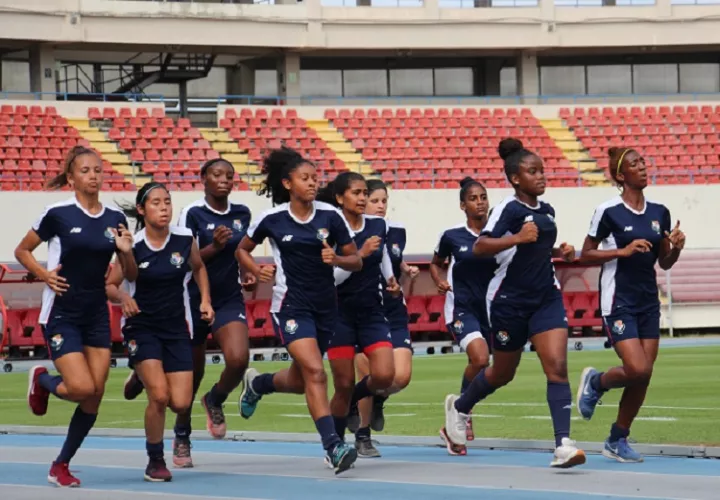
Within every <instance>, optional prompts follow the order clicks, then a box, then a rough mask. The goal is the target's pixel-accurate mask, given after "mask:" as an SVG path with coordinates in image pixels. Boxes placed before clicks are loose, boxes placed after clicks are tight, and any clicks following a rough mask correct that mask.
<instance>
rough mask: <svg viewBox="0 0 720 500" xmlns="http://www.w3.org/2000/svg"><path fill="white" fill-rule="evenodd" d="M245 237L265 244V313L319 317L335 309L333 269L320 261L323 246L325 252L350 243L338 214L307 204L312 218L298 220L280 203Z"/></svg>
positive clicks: (329, 208) (323, 205)
mask: <svg viewBox="0 0 720 500" xmlns="http://www.w3.org/2000/svg"><path fill="white" fill-rule="evenodd" d="M247 235H248V237H249V238H250V239H252V240H253V241H254V242H255V244H257V245H259V244H261V243H262V242H263V241H265V239H268V240H270V248H271V249H272V255H273V259H274V260H275V265H276V266H277V271H276V274H275V286H274V287H273V297H272V303H271V306H270V312H279V311H280V309H281V308H290V309H293V310H302V311H313V312H325V311H332V310H335V309H337V296H336V292H335V278H334V276H333V267H332V266H329V265H327V264H325V263H324V262H323V261H322V249H323V241H327V243H328V245H330V246H331V247H342V246H345V245H347V244H349V243H352V241H353V239H352V231H351V230H350V228H349V227H348V225H347V223H346V222H345V219H343V218H342V215H341V214H340V212H339V211H338V210H337V209H336V208H335V207H333V206H332V205H329V204H327V203H322V202H319V201H315V202H313V213H312V214H311V215H310V218H309V219H308V220H306V221H301V220H300V219H298V218H297V217H295V216H294V215H293V214H292V213H291V212H290V204H289V203H283V204H282V205H278V206H277V207H274V208H271V209H270V210H267V211H266V212H264V213H263V214H262V215H261V216H260V217H259V218H258V219H257V220H256V221H255V222H253V223H252V224H251V225H250V229H248V232H247Z"/></svg>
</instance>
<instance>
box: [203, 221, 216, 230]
mask: <svg viewBox="0 0 720 500" xmlns="http://www.w3.org/2000/svg"><path fill="white" fill-rule="evenodd" d="M205 229H215V224H213V223H212V222H211V223H210V224H208V225H207V227H206V228H205Z"/></svg>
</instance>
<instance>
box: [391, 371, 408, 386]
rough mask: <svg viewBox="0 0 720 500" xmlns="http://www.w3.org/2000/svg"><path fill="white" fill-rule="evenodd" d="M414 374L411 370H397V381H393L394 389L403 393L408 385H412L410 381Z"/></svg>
mask: <svg viewBox="0 0 720 500" xmlns="http://www.w3.org/2000/svg"><path fill="white" fill-rule="evenodd" d="M411 378H412V373H411V372H410V371H409V370H397V369H396V370H395V380H394V381H393V387H394V388H395V390H396V391H402V390H403V389H405V388H406V387H407V386H408V385H410V379H411Z"/></svg>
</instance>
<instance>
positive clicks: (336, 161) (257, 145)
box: [219, 108, 346, 188]
mask: <svg viewBox="0 0 720 500" xmlns="http://www.w3.org/2000/svg"><path fill="white" fill-rule="evenodd" d="M312 125H315V126H312ZM323 125H324V124H323V123H322V121H321V122H318V123H309V122H308V121H306V120H304V119H302V118H300V117H298V113H297V111H296V110H294V109H288V110H282V109H273V110H271V111H269V112H268V111H267V110H266V109H257V110H254V111H253V110H252V109H250V108H241V109H238V110H236V109H234V108H227V109H226V110H225V113H224V115H223V117H222V118H220V119H219V126H220V129H221V130H222V131H224V132H226V134H227V137H228V138H229V139H228V140H229V141H231V143H232V144H231V145H230V147H231V148H234V151H233V152H230V153H225V154H223V157H224V158H228V159H229V160H231V161H232V162H233V164H239V166H240V171H241V172H242V171H244V172H247V176H248V179H249V180H250V183H251V185H252V187H253V188H255V187H257V186H258V185H259V183H260V180H261V179H260V177H259V174H260V166H261V164H262V159H263V157H264V156H265V154H266V153H267V152H268V150H270V149H275V148H279V147H280V146H281V145H285V146H288V147H290V148H293V149H295V150H297V151H299V152H300V153H301V154H303V156H305V157H307V158H309V159H311V160H312V161H313V162H315V164H316V165H317V166H318V168H319V170H320V177H321V181H323V182H325V181H327V180H328V179H329V178H331V177H333V176H334V175H335V173H337V172H340V171H343V170H346V165H345V162H344V161H343V160H342V159H341V158H339V157H338V154H337V153H336V152H335V150H334V149H331V148H330V147H329V146H328V143H327V142H326V141H325V140H324V139H323V138H322V137H321V135H320V134H321V133H322V132H327V130H326V129H324V128H322V126H323ZM325 125H326V124H325ZM228 149H229V148H228ZM236 170H238V168H236Z"/></svg>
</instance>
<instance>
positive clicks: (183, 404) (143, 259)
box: [106, 182, 214, 482]
mask: <svg viewBox="0 0 720 500" xmlns="http://www.w3.org/2000/svg"><path fill="white" fill-rule="evenodd" d="M125 213H126V214H127V215H128V216H130V217H133V218H134V219H135V220H136V221H137V224H136V231H137V232H136V234H135V245H134V247H133V253H134V254H135V260H136V261H137V262H138V263H139V264H138V276H137V279H135V280H125V282H124V283H123V279H124V277H123V273H122V269H120V268H119V267H118V266H114V267H113V269H112V271H111V272H110V276H109V277H108V282H107V287H106V290H107V295H108V298H110V300H111V301H113V302H116V303H120V304H122V310H123V329H122V330H123V337H124V339H125V344H126V346H127V350H128V355H129V357H130V362H131V364H132V366H133V369H134V371H135V373H137V376H138V377H139V379H140V380H141V382H142V384H143V387H145V388H146V389H147V393H148V405H147V407H146V408H145V438H146V441H145V449H146V450H147V455H148V465H147V468H146V469H145V480H146V481H153V482H164V481H171V480H172V474H171V473H170V471H169V470H168V469H167V467H166V465H165V454H164V450H163V434H164V431H165V411H166V409H167V407H168V406H169V407H170V409H171V410H172V411H174V412H175V413H181V412H184V411H187V409H188V407H189V406H190V405H191V403H192V379H193V359H192V346H191V344H190V338H191V336H192V334H191V332H190V329H189V328H190V325H191V324H192V316H191V311H190V308H189V305H188V304H187V302H186V300H185V297H186V295H187V284H188V281H189V280H190V275H191V274H192V276H193V279H194V280H195V283H197V286H198V288H199V290H200V297H201V298H200V305H199V309H200V314H201V317H202V319H203V320H204V321H206V322H208V323H212V321H213V318H214V313H213V309H212V305H211V302H210V285H209V283H208V276H207V271H206V270H205V264H203V261H202V258H201V257H200V250H199V249H198V247H197V243H196V242H195V238H194V237H193V234H192V231H190V230H189V229H188V228H184V227H172V226H170V221H171V220H172V201H171V199H170V193H169V192H168V191H167V189H166V188H165V186H164V185H163V184H160V183H158V182H148V183H147V184H145V185H144V186H143V187H142V188H140V190H139V191H138V193H137V196H136V199H135V205H134V206H130V207H127V208H126V209H125ZM121 284H123V285H124V286H123V288H124V290H121V289H120V285H121Z"/></svg>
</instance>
